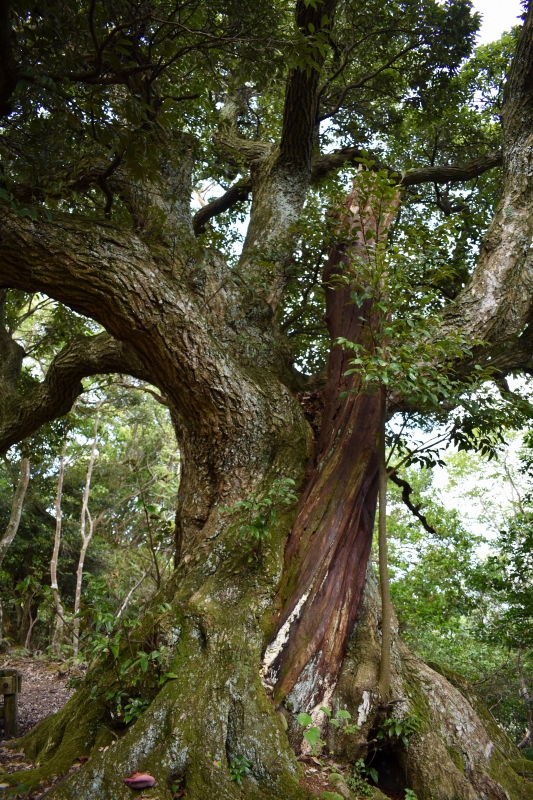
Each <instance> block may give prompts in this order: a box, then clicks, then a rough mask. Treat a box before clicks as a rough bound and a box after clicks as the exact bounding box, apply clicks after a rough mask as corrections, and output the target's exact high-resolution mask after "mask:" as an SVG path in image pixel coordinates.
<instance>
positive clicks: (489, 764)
mask: <svg viewBox="0 0 533 800" xmlns="http://www.w3.org/2000/svg"><path fill="white" fill-rule="evenodd" d="M380 627H381V618H380V598H379V591H378V584H377V581H376V578H375V576H374V575H373V573H372V571H371V570H370V571H369V574H368V577H367V584H366V590H365V597H364V607H363V611H362V614H361V618H360V620H359V621H358V623H357V624H356V626H355V630H354V634H353V637H352V641H351V644H350V648H349V650H348V654H347V657H346V659H345V662H344V666H343V670H342V672H341V676H340V679H339V683H338V686H337V691H336V695H335V699H334V707H335V705H336V706H337V707H342V708H348V710H349V711H350V712H351V713H352V716H353V717H354V718H355V720H356V721H357V722H359V724H360V725H361V731H360V733H359V734H358V735H356V736H355V737H350V738H348V737H342V736H339V735H338V734H337V735H336V736H333V737H332V741H331V746H332V747H334V749H335V753H336V754H337V757H340V756H341V755H343V756H344V757H346V758H349V759H350V760H351V761H354V760H355V759H357V758H360V757H368V755H369V753H371V752H372V748H373V745H371V746H369V745H368V744H367V741H368V740H374V739H375V735H376V733H377V732H378V730H379V726H380V724H381V723H382V722H383V720H384V719H385V717H386V716H394V717H395V718H397V719H404V718H405V717H407V716H409V715H412V714H416V715H417V716H418V717H419V719H420V727H419V729H418V731H417V732H416V733H415V734H413V736H412V737H411V738H410V739H409V745H408V747H406V746H405V745H404V744H403V743H402V742H401V741H399V740H397V739H393V740H391V742H390V743H389V744H387V751H388V752H389V753H390V754H391V757H392V758H394V759H395V760H396V761H398V762H399V763H400V764H401V767H402V769H403V772H404V776H405V786H406V787H408V788H411V789H414V791H415V792H416V794H417V797H418V798H419V800H475V798H479V797H483V798H486V800H503V798H512V799H513V800H514V798H517V800H518V798H520V799H521V800H522V799H524V800H525V798H533V783H532V782H530V780H528V777H529V775H531V772H528V771H527V770H526V771H525V770H524V761H525V759H522V758H521V757H520V753H519V751H518V749H517V747H516V746H515V745H513V743H512V742H511V741H510V740H509V739H508V737H507V736H506V735H505V733H504V732H503V731H502V730H501V728H500V727H499V726H498V725H497V724H496V722H495V720H494V718H493V717H492V716H491V714H490V712H489V711H488V710H487V709H486V707H485V706H484V705H483V703H482V702H481V700H480V699H479V698H478V697H477V695H476V693H475V691H474V690H473V688H472V687H471V685H470V684H469V683H468V681H467V680H466V679H465V678H463V677H462V676H459V675H456V674H454V673H451V672H450V671H448V670H446V669H444V668H440V667H439V668H437V667H436V666H435V665H433V666H428V665H427V664H425V663H424V662H423V661H421V660H420V659H419V658H417V657H416V656H415V655H414V654H413V653H411V652H410V651H409V650H408V648H406V647H405V645H404V644H403V643H402V642H401V640H400V639H399V638H398V636H397V623H395V624H394V625H393V646H392V664H391V666H392V670H391V689H392V692H391V699H392V702H393V705H392V706H389V707H388V708H383V706H382V705H381V701H380V696H379V692H378V688H377V687H378V675H379V660H380V644H381V630H380Z"/></svg>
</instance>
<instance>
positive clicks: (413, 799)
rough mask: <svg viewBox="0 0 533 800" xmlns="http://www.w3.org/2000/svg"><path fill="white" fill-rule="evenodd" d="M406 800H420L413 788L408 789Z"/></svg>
mask: <svg viewBox="0 0 533 800" xmlns="http://www.w3.org/2000/svg"><path fill="white" fill-rule="evenodd" d="M405 800H418V797H417V796H416V794H415V793H414V792H413V790H412V789H406V790H405Z"/></svg>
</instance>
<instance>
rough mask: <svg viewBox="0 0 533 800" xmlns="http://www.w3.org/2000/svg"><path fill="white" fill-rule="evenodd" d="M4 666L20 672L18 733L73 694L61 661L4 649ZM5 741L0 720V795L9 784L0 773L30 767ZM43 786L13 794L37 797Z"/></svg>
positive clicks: (69, 673)
mask: <svg viewBox="0 0 533 800" xmlns="http://www.w3.org/2000/svg"><path fill="white" fill-rule="evenodd" d="M8 668H9V669H16V670H18V671H19V672H20V674H21V675H22V688H21V691H20V693H19V700H18V707H19V734H20V736H23V735H24V734H25V733H27V732H28V731H29V730H31V729H32V728H33V726H34V725H37V723H38V722H40V721H41V720H42V719H44V718H45V717H47V716H48V715H49V714H54V713H55V712H56V711H59V709H61V708H63V706H64V705H65V703H66V702H67V700H68V699H69V697H71V696H72V694H73V693H74V690H73V689H69V688H68V683H69V681H70V678H72V677H73V675H74V673H73V671H72V670H71V669H69V668H67V667H65V666H64V665H63V664H62V663H61V662H58V661H50V660H49V659H40V658H39V657H29V656H21V655H18V654H16V653H10V652H9V651H8V652H7V653H2V654H0V669H8ZM8 744H9V741H8V740H6V739H5V738H4V730H3V722H2V721H1V720H0V797H2V796H3V793H2V789H7V788H8V787H11V786H12V784H11V783H4V782H2V773H3V774H4V775H5V774H12V773H15V772H19V771H20V772H23V771H25V770H27V769H31V768H32V766H33V764H30V763H29V762H28V761H26V760H25V758H24V753H23V752H17V750H16V749H13V748H12V747H9V746H8ZM80 766H81V763H80V764H77V765H75V768H78V769H79V767H80ZM22 782H23V781H21V783H22ZM21 788H22V787H21ZM47 788H49V787H48V786H46V787H41V789H39V790H38V791H36V792H35V793H31V794H28V793H26V792H25V791H24V790H22V791H21V792H20V793H19V794H17V795H16V797H20V798H22V797H24V798H27V800H30V798H38V797H41V796H42V793H43V790H44V791H46V789H47Z"/></svg>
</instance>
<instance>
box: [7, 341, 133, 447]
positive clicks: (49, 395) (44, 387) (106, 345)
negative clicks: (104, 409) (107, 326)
mask: <svg viewBox="0 0 533 800" xmlns="http://www.w3.org/2000/svg"><path fill="white" fill-rule="evenodd" d="M112 372H125V373H128V374H129V375H133V376H134V377H138V378H141V379H144V378H145V377H146V375H145V370H144V369H143V367H142V364H141V362H140V361H139V359H138V358H137V357H136V356H135V354H134V353H133V352H132V351H131V350H130V348H129V347H128V346H127V345H125V344H123V343H122V342H119V341H117V340H116V339H114V338H113V337H112V336H110V335H109V334H108V333H100V334H98V335H97V336H92V337H90V338H85V337H84V338H80V339H77V340H75V341H73V342H71V343H70V344H68V345H66V346H65V347H64V348H63V349H62V350H61V351H60V352H59V353H58V354H57V356H56V357H55V359H54V360H53V362H52V364H51V365H50V368H49V370H48V373H47V375H46V378H45V380H44V381H43V382H42V383H40V384H38V385H37V386H35V387H33V388H32V389H30V390H29V391H27V392H26V393H25V394H22V395H18V394H17V395H16V396H11V397H10V398H9V401H8V402H6V403H5V404H2V407H1V408H0V452H4V451H5V450H7V449H8V448H9V447H11V446H12V445H13V444H16V443H17V442H20V441H21V440H22V439H25V438H26V437H28V436H30V435H31V434H32V433H35V431H36V430H38V429H39V428H40V427H41V425H44V424H45V423H46V422H50V421H51V420H53V419H57V418H58V417H61V416H63V415H64V414H66V413H67V412H68V411H70V409H71V407H72V404H73V403H74V400H75V399H76V397H78V395H79V394H81V392H82V391H83V387H82V385H81V383H80V381H81V379H82V378H86V377H88V376H89V375H99V374H106V373H112Z"/></svg>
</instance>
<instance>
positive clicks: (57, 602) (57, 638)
mask: <svg viewBox="0 0 533 800" xmlns="http://www.w3.org/2000/svg"><path fill="white" fill-rule="evenodd" d="M67 443H68V434H67V433H65V438H64V439H63V446H62V448H61V455H60V457H59V475H58V478H57V493H56V502H55V511H56V531H55V536H54V550H53V553H52V560H51V561H50V587H51V589H52V596H53V598H54V606H55V610H56V614H57V616H56V623H55V630H54V636H53V639H52V649H53V651H54V653H55V655H56V656H58V655H59V654H60V647H61V638H62V635H63V627H64V624H63V620H64V617H65V612H64V611H63V606H62V604H61V597H60V594H59V586H58V584H57V562H58V559H59V547H60V545H61V522H62V511H61V500H62V497H63V478H64V476H65V455H66V452H67Z"/></svg>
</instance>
